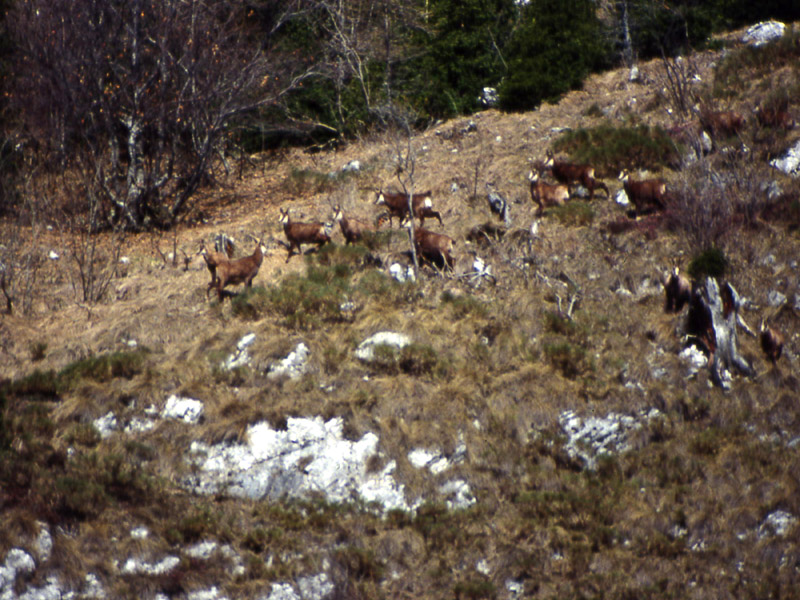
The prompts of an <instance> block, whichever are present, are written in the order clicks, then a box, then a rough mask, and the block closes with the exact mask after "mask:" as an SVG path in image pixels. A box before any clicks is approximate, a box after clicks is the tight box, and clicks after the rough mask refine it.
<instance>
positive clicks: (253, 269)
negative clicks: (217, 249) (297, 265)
mask: <svg viewBox="0 0 800 600" xmlns="http://www.w3.org/2000/svg"><path fill="white" fill-rule="evenodd" d="M265 253H266V248H265V247H264V244H263V243H262V241H261V240H257V241H256V249H255V250H254V251H253V253H252V254H251V255H250V256H245V257H242V258H239V259H236V260H223V261H221V262H219V263H217V270H216V285H215V287H216V289H217V297H218V298H219V301H220V302H222V290H223V289H224V288H225V287H227V286H229V285H237V284H239V283H243V284H245V286H246V287H251V286H252V285H253V279H255V276H256V275H258V270H259V268H260V267H261V262H262V261H263V260H264V254H265Z"/></svg>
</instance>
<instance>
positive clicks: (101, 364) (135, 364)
mask: <svg viewBox="0 0 800 600" xmlns="http://www.w3.org/2000/svg"><path fill="white" fill-rule="evenodd" d="M147 354H148V351H147V350H146V349H138V350H133V351H130V352H128V351H125V352H112V353H109V354H101V355H100V356H91V357H89V358H84V359H81V360H78V361H75V362H73V363H71V364H69V365H67V366H66V367H64V369H62V370H61V371H60V372H59V374H58V383H59V386H63V387H64V388H67V389H69V388H71V387H73V386H74V385H75V384H76V383H77V382H78V381H80V380H81V379H90V380H92V381H97V382H105V381H110V380H111V379H114V378H116V377H124V378H125V379H131V378H132V377H133V376H135V375H137V374H138V373H140V372H141V371H142V369H143V365H144V359H145V356H147Z"/></svg>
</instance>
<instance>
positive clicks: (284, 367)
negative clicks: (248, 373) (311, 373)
mask: <svg viewBox="0 0 800 600" xmlns="http://www.w3.org/2000/svg"><path fill="white" fill-rule="evenodd" d="M309 354H310V352H309V350H308V346H306V345H305V344H304V343H303V342H300V343H299V344H297V346H296V347H295V349H294V350H292V351H291V352H290V353H289V354H288V355H287V356H286V358H284V359H283V360H282V361H280V362H279V363H275V364H273V365H270V367H269V369H267V377H268V378H269V379H278V378H280V377H288V378H289V379H298V378H300V377H301V376H302V375H303V374H304V373H305V372H306V371H307V370H308V357H309Z"/></svg>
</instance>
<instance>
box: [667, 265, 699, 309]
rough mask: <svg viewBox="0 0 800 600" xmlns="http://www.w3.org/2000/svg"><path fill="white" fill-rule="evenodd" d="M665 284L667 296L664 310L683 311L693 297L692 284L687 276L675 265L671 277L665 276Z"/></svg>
mask: <svg viewBox="0 0 800 600" xmlns="http://www.w3.org/2000/svg"><path fill="white" fill-rule="evenodd" d="M663 285H664V295H665V296H666V300H665V302H664V312H668V313H677V312H681V310H682V309H683V307H684V305H685V304H687V303H688V302H689V300H691V298H692V284H691V283H689V280H688V279H687V278H686V276H684V275H681V272H680V269H679V268H678V267H675V268H674V269H673V270H672V273H670V275H669V277H665V278H664V281H663Z"/></svg>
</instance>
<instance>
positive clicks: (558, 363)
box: [544, 342, 594, 379]
mask: <svg viewBox="0 0 800 600" xmlns="http://www.w3.org/2000/svg"><path fill="white" fill-rule="evenodd" d="M544 354H545V356H546V357H547V358H548V360H549V361H550V363H551V364H552V365H553V366H554V367H555V368H556V369H558V370H559V371H561V373H562V375H564V377H566V378H567V379H574V378H575V377H577V376H579V375H582V374H583V373H585V372H586V371H590V370H593V369H594V365H593V363H592V361H591V358H590V357H589V356H588V354H587V352H586V349H585V348H582V347H581V346H576V345H574V344H570V343H569V342H556V343H548V344H545V346H544Z"/></svg>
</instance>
